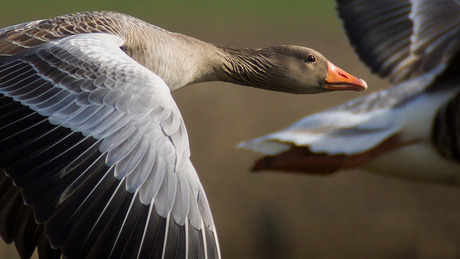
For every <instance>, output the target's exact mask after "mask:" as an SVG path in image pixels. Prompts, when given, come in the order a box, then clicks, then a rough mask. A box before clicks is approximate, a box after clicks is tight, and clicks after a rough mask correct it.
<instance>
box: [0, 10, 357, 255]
mask: <svg viewBox="0 0 460 259" xmlns="http://www.w3.org/2000/svg"><path fill="white" fill-rule="evenodd" d="M216 80H219V81H226V82H233V83H237V84H242V85H249V86H254V87H258V88H264V89H268V90H275V91H283V92H291V93H319V92H328V91H332V90H347V89H350V90H364V89H365V88H366V84H365V82H364V81H363V80H361V79H358V78H355V77H353V76H351V75H349V74H346V72H344V71H343V70H340V69H339V68H337V67H335V66H334V65H333V64H332V63H330V62H329V61H327V59H325V58H324V57H323V56H322V55H321V54H320V53H318V52H316V51H314V50H312V49H308V48H304V47H297V46H278V47H270V48H264V49H234V48H229V47H221V46H216V45H213V44H209V43H205V42H203V41H200V40H197V39H194V38H192V37H188V36H185V35H182V34H179V33H172V32H169V31H166V30H164V29H161V28H158V27H156V26H154V25H151V24H149V23H147V22H144V21H141V20H139V19H136V18H134V17H131V16H128V15H125V14H121V13H116V12H87V13H77V14H71V15H64V16H60V17H55V18H50V19H43V20H38V21H33V22H26V23H21V24H18V25H13V26H10V27H6V28H3V29H0V170H1V171H0V211H1V213H0V215H1V216H0V235H1V237H2V238H3V239H4V240H5V242H7V243H11V242H14V243H15V245H16V248H17V250H18V253H19V255H20V256H21V257H22V258H28V257H30V256H31V255H32V253H33V251H34V250H35V248H36V247H38V254H39V256H40V258H58V257H60V256H61V254H62V256H64V257H65V258H86V257H96V256H98V257H101V258H108V257H113V258H119V257H123V258H128V257H129V258H173V257H174V258H175V257H178V258H220V249H219V243H218V239H217V234H216V228H215V225H214V222H213V219H212V215H211V211H210V208H209V204H208V201H207V198H206V195H205V192H204V190H203V187H202V185H201V183H200V181H199V178H198V175H197V173H196V171H195V169H194V167H193V165H192V163H191V161H190V149H189V143H188V137H187V132H186V129H185V125H184V122H183V119H182V117H181V115H180V112H179V109H178V108H177V105H176V104H175V102H174V100H173V99H172V96H171V91H174V90H177V89H180V88H181V87H184V86H186V85H189V84H193V83H197V82H205V81H216Z"/></svg>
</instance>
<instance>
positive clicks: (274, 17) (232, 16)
mask: <svg viewBox="0 0 460 259" xmlns="http://www.w3.org/2000/svg"><path fill="white" fill-rule="evenodd" d="M0 6H1V8H0V10H1V11H0V14H1V15H0V27H4V26H8V25H12V24H16V23H19V22H24V21H30V20H35V19H40V18H46V17H51V16H56V15H60V14H66V13H72V12H78V11H88V10H115V11H119V12H125V13H128V14H130V15H133V16H136V17H139V18H141V19H144V20H147V21H149V22H151V23H153V24H155V25H158V26H160V27H162V28H164V29H167V30H170V31H176V32H181V33H183V34H186V35H189V36H193V37H196V38H199V39H201V40H204V41H208V42H212V43H217V44H221V45H229V46H234V47H265V46H270V45H282V44H295V45H303V46H308V47H312V48H314V49H316V50H318V51H320V52H322V53H323V54H324V55H325V56H326V57H328V58H329V59H330V60H331V61H333V62H334V63H335V64H336V65H338V66H340V67H342V68H343V69H345V70H346V71H348V72H350V73H351V74H354V75H356V76H358V77H362V78H364V79H366V81H367V82H368V84H369V88H370V89H369V91H368V93H369V92H372V91H375V90H377V89H379V88H383V87H387V86H388V85H387V83H386V82H385V81H382V80H380V79H379V78H377V77H376V76H374V75H371V74H370V73H369V72H368V70H367V69H366V67H365V66H364V65H363V64H362V63H360V62H359V60H358V58H357V57H356V55H355V54H354V53H353V50H352V49H351V47H350V46H349V44H348V43H347V40H346V37H345V34H344V32H343V30H342V28H341V24H340V21H339V19H338V18H337V16H336V12H335V9H334V6H335V4H334V2H333V1H332V0H311V1H294V0H288V1H275V0H269V1H242V0H237V1H221V0H220V1H215V0H212V1H211V0H207V1H135V0H132V1H118V0H117V1H108V0H107V1H97V0H88V1H25V0H15V1H5V0H1V1H0ZM361 94H363V93H357V92H342V93H328V94H321V95H308V96H305V95H304V96H301V95H299V96H296V95H291V94H283V93H274V92H267V91H262V90H258V89H251V88H246V87H241V86H235V85H231V84H227V83H214V82H212V83H205V84H199V85H193V86H189V87H187V88H185V89H182V90H180V91H178V92H176V93H174V97H175V99H176V101H177V103H178V105H179V107H180V109H181V112H182V115H183V117H184V120H185V122H186V124H187V129H188V132H189V137H190V144H191V149H192V160H193V163H194V165H195V166H196V168H197V171H198V173H199V175H200V178H201V180H202V183H203V185H204V188H205V190H206V193H207V196H208V199H209V202H210V205H211V209H212V211H213V215H214V219H215V223H216V225H217V230H218V234H219V239H220V242H221V248H222V255H223V257H224V258H458V257H460V224H459V223H458V222H459V220H458V219H459V218H460V195H459V194H460V190H458V189H454V188H450V187H445V186H438V185H431V184H418V183H411V182H406V181H400V180H396V179H391V178H384V177H379V176H375V175H372V174H369V173H366V172H363V171H357V170H356V171H348V172H341V173H338V174H335V175H332V176H327V177H318V176H300V175H294V174H284V173H260V174H253V173H250V172H249V170H248V169H249V168H250V166H251V163H252V162H253V161H254V160H255V159H256V158H257V157H258V154H255V153H253V152H250V151H246V150H239V149H236V148H235V145H236V144H237V143H239V142H240V141H243V140H248V139H251V138H254V137H257V136H260V135H263V134H267V133H270V132H272V131H275V130H279V129H281V128H284V127H286V126H288V125H289V124H291V123H293V122H294V121H296V120H298V119H300V118H302V117H303V116H306V115H308V114H311V113H313V112H316V111H320V110H322V109H324V108H327V107H330V106H331V105H335V104H339V103H341V102H343V101H345V100H347V99H350V98H354V97H357V96H360V95H361ZM0 252H1V253H2V255H0V258H17V255H16V253H15V251H14V247H13V246H11V245H10V246H4V245H3V244H1V247H0Z"/></svg>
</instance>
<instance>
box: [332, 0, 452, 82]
mask: <svg viewBox="0 0 460 259" xmlns="http://www.w3.org/2000/svg"><path fill="white" fill-rule="evenodd" d="M337 2H338V6H337V9H338V11H339V15H340V17H341V19H342V21H343V24H344V27H345V30H346V32H347V35H348V38H349V40H350V42H351V44H352V45H353V46H354V48H355V50H356V52H357V53H358V55H359V56H360V58H361V60H363V61H364V62H365V63H366V64H367V65H368V66H369V67H370V68H371V70H372V71H373V72H375V73H378V74H379V75H380V76H382V77H385V78H388V79H389V80H390V81H391V82H392V83H399V82H402V81H405V80H408V79H410V78H414V77H417V76H420V75H422V74H426V73H428V72H430V73H434V75H437V74H438V73H440V72H441V71H439V69H438V70H433V69H435V68H436V67H438V66H439V65H441V64H442V63H445V62H447V61H448V60H449V59H450V58H452V56H453V55H454V54H455V50H453V49H454V48H457V45H458V38H459V35H460V17H459V15H458V13H459V11H460V4H459V3H458V1H456V0H440V1H431V0H337ZM428 85H429V84H423V85H420V87H421V88H425V87H427V86H428Z"/></svg>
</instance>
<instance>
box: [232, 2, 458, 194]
mask: <svg viewBox="0 0 460 259" xmlns="http://www.w3.org/2000/svg"><path fill="white" fill-rule="evenodd" d="M337 2H338V11H339V15H340V17H341V19H342V20H343V23H344V27H345V30H346V32H347V34H348V38H349V40H350V41H351V44H352V45H353V47H354V48H355V50H356V51H357V53H358V55H359V57H360V58H361V60H362V61H364V62H365V63H366V64H367V65H368V66H369V67H370V68H371V70H372V71H373V72H375V73H377V74H378V75H380V76H381V77H383V78H385V79H388V80H389V81H390V82H391V84H392V87H390V88H388V89H386V90H382V91H378V92H375V93H372V94H370V95H368V96H363V97H360V98H357V99H354V100H352V101H349V102H347V103H345V104H342V105H340V106H337V107H334V108H330V109H327V110H325V111H323V112H319V113H316V114H313V115H311V116H308V117H305V118H303V119H301V120H300V121H298V122H296V123H295V124H293V125H292V126H290V127H288V128H286V129H284V130H281V131H278V132H275V133H272V134H269V135H266V136H263V137H260V138H257V139H255V140H251V141H248V142H245V143H241V144H240V147H245V148H248V149H252V150H255V151H260V152H262V153H264V154H265V155H266V156H265V157H263V158H261V159H259V160H258V161H257V162H256V163H255V165H254V167H253V170H256V171H257V170H278V171H293V172H300V173H318V174H330V173H334V172H336V171H339V170H341V169H351V168H358V167H361V168H364V169H367V170H369V171H371V172H375V173H378V174H383V175H391V176H395V177H399V178H405V179H411V180H414V181H425V182H438V183H444V184H454V185H458V184H460V50H459V48H460V1H458V0H440V1H432V0H366V1H363V0H340V1H337Z"/></svg>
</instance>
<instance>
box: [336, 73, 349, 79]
mask: <svg viewBox="0 0 460 259" xmlns="http://www.w3.org/2000/svg"><path fill="white" fill-rule="evenodd" d="M339 75H340V76H341V77H345V78H346V79H350V78H349V77H348V76H347V75H345V74H344V73H342V72H340V71H339Z"/></svg>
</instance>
